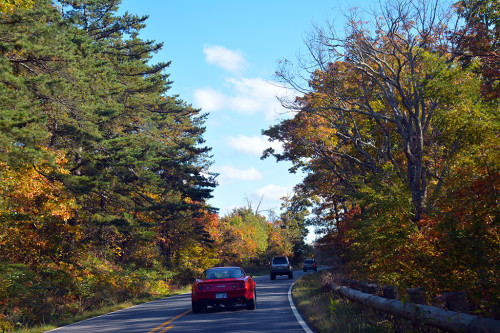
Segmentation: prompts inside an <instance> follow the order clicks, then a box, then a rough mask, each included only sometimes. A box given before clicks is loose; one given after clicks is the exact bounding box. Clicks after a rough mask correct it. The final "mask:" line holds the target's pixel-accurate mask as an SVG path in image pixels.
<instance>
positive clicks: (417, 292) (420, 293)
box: [406, 287, 427, 304]
mask: <svg viewBox="0 0 500 333" xmlns="http://www.w3.org/2000/svg"><path fill="white" fill-rule="evenodd" d="M406 293H407V294H408V297H409V298H410V303H414V304H427V302H426V300H425V291H424V288H422V287H417V288H407V289H406Z"/></svg>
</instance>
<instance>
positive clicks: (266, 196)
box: [253, 185, 293, 208]
mask: <svg viewBox="0 0 500 333" xmlns="http://www.w3.org/2000/svg"><path fill="white" fill-rule="evenodd" d="M292 190H293V186H287V187H284V186H278V185H267V186H264V187H261V188H259V189H257V190H255V191H254V193H253V194H254V195H255V196H257V197H259V198H263V200H264V201H265V202H268V204H270V203H273V204H275V205H278V208H279V202H280V201H281V198H283V197H285V196H287V195H288V194H289V193H292Z"/></svg>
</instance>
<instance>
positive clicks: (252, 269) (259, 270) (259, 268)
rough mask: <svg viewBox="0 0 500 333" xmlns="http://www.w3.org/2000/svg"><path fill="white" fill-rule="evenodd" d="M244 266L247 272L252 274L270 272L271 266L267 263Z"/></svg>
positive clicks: (258, 274) (260, 274) (259, 274)
mask: <svg viewBox="0 0 500 333" xmlns="http://www.w3.org/2000/svg"><path fill="white" fill-rule="evenodd" d="M242 268H243V270H244V271H245V273H247V274H248V275H252V276H262V275H267V274H269V266H266V265H264V266H262V265H258V266H257V265H248V266H242Z"/></svg>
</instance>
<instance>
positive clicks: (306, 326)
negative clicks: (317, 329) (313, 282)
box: [288, 282, 314, 333]
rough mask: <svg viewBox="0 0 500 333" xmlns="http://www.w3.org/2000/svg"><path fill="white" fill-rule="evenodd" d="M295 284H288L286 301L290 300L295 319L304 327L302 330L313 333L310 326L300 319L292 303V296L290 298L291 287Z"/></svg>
mask: <svg viewBox="0 0 500 333" xmlns="http://www.w3.org/2000/svg"><path fill="white" fill-rule="evenodd" d="M294 284H295V282H294V283H292V285H291V286H290V288H289V289H288V302H290V307H291V308H292V311H293V314H294V315H295V318H296V319H297V321H298V322H299V324H300V326H302V328H303V329H304V331H306V332H307V333H314V332H313V331H312V330H311V329H310V328H309V326H308V325H307V323H306V322H305V321H304V319H302V316H301V315H300V313H299V311H297V308H296V307H295V304H294V303H293V298H292V288H293V285H294Z"/></svg>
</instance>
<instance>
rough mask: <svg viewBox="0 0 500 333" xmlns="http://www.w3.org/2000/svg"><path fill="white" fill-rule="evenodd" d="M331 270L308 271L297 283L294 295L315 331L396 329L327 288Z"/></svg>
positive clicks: (298, 306) (387, 330)
mask: <svg viewBox="0 0 500 333" xmlns="http://www.w3.org/2000/svg"><path fill="white" fill-rule="evenodd" d="M330 275H331V273H330V272H329V271H328V270H320V271H319V272H317V273H314V274H306V275H304V276H303V277H301V278H300V279H299V280H297V282H295V284H294V287H293V291H292V296H293V300H294V302H295V305H296V306H297V308H298V309H299V311H300V312H301V314H302V315H303V317H304V318H305V319H306V320H307V322H308V324H309V325H310V326H311V328H313V329H314V330H315V331H317V332H320V333H326V332H339V333H340V332H393V331H392V330H391V327H392V326H391V323H390V322H388V321H387V320H385V319H379V318H373V316H369V315H368V312H367V311H364V310H363V309H362V308H361V307H359V306H357V305H356V304H354V303H352V302H349V301H348V300H345V299H343V298H337V296H336V295H335V294H334V293H333V292H331V291H329V290H327V288H326V287H325V284H326V283H328V281H329V280H330Z"/></svg>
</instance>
